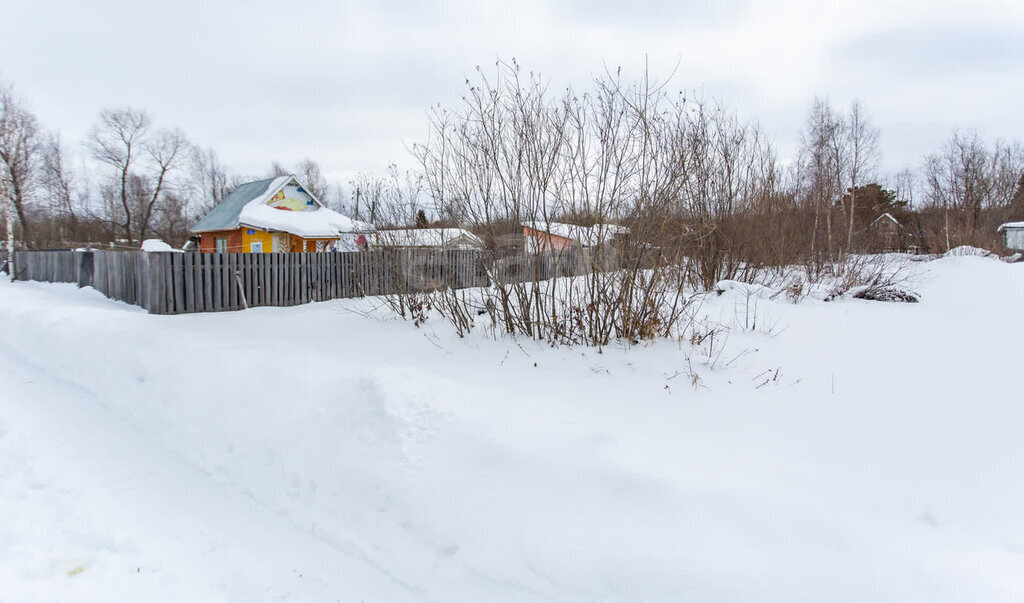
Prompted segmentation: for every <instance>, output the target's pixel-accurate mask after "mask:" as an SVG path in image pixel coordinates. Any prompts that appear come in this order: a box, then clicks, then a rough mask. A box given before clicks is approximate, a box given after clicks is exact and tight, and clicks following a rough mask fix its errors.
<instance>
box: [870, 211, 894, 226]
mask: <svg viewBox="0 0 1024 603" xmlns="http://www.w3.org/2000/svg"><path fill="white" fill-rule="evenodd" d="M879 220H889V221H890V222H892V223H893V224H895V225H896V226H900V221H899V220H897V219H896V218H894V217H892V214H890V213H889V212H885V213H884V214H882V215H880V216H878V217H877V218H875V221H874V222H872V224H874V223H875V222H878V221H879Z"/></svg>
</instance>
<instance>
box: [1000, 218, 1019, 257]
mask: <svg viewBox="0 0 1024 603" xmlns="http://www.w3.org/2000/svg"><path fill="white" fill-rule="evenodd" d="M996 232H1001V233H1003V244H1004V245H1006V248H1007V249H1012V250H1014V251H1024V222H1007V223H1006V224H1003V225H1001V226H1000V227H999V229H998V230H997V231H996Z"/></svg>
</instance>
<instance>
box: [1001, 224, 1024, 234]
mask: <svg viewBox="0 0 1024 603" xmlns="http://www.w3.org/2000/svg"><path fill="white" fill-rule="evenodd" d="M1007 228H1024V222H1007V223H1006V224H1001V225H1000V226H999V228H998V229H997V230H996V232H1003V231H1004V230H1006V229H1007Z"/></svg>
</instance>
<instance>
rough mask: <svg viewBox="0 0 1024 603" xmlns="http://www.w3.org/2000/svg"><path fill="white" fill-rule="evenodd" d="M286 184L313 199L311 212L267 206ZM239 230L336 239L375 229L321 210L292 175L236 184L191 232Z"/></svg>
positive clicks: (314, 198) (315, 200)
mask: <svg viewBox="0 0 1024 603" xmlns="http://www.w3.org/2000/svg"><path fill="white" fill-rule="evenodd" d="M289 184H290V185H293V186H296V187H298V188H299V190H301V192H302V193H304V194H305V195H308V196H309V198H310V199H312V200H313V202H314V205H313V206H312V208H311V209H305V210H304V211H287V210H286V209H283V208H278V207H274V206H271V205H268V203H270V202H271V201H272V200H273V199H274V197H275V195H277V194H278V193H279V192H281V191H282V190H283V189H284V188H285V186H288V185H289ZM239 227H249V228H259V229H261V230H268V231H277V232H288V233H291V234H294V235H298V236H300V237H303V238H336V237H338V236H339V235H341V234H342V233H349V232H372V231H373V230H374V228H373V226H372V225H370V224H367V223H365V222H359V221H357V220H353V219H352V218H349V217H348V216H343V215H342V214H339V213H338V212H336V211H334V210H331V209H328V208H327V207H324V204H323V203H322V202H321V201H320V200H319V199H317V198H316V195H314V194H313V193H311V192H310V191H309V190H308V189H306V188H305V187H304V186H302V184H301V183H300V182H299V180H298V178H297V177H296V176H295V175H294V174H291V175H288V176H280V177H278V178H270V179H267V180H256V181H254V182H247V183H245V184H242V185H239V186H238V187H237V188H236V189H235V190H234V191H232V192H231V194H230V195H228V196H227V197H225V198H224V200H223V201H221V202H220V203H219V204H218V205H217V207H215V208H213V210H212V211H211V212H210V213H208V214H206V216H204V217H203V219H202V220H199V222H196V224H195V225H194V226H193V227H192V232H211V231H218V230H234V229H236V228H239Z"/></svg>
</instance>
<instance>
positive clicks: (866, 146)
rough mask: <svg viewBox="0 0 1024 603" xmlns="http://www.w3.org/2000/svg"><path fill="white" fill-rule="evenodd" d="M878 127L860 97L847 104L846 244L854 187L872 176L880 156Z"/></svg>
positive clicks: (850, 233)
mask: <svg viewBox="0 0 1024 603" xmlns="http://www.w3.org/2000/svg"><path fill="white" fill-rule="evenodd" d="M878 136H879V130H878V128H876V127H874V126H872V125H871V122H870V120H869V119H868V117H867V115H866V114H865V111H864V105H862V104H861V102H860V101H859V100H855V101H853V104H852V105H850V116H849V118H848V119H847V137H848V143H847V144H848V148H849V154H850V156H849V161H848V162H847V170H846V173H847V183H848V184H849V189H848V190H849V191H850V194H849V198H850V207H849V213H850V225H849V229H848V230H847V233H846V247H847V249H851V248H852V247H853V230H854V216H855V215H856V207H857V188H858V187H859V186H861V185H862V184H863V183H864V182H866V181H868V179H870V178H872V177H873V176H874V171H875V169H876V168H877V167H878V162H879V160H880V156H879V150H878Z"/></svg>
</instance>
